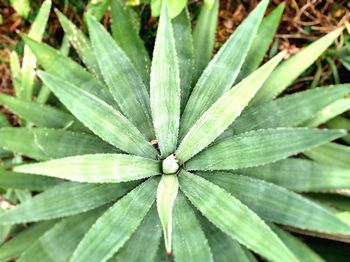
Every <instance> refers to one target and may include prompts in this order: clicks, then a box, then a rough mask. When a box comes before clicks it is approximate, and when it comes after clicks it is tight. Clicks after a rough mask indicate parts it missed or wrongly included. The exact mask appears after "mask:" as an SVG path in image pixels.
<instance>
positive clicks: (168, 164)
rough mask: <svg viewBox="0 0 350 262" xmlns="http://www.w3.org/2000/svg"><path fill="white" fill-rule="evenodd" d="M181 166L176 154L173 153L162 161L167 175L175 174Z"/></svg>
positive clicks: (164, 172)
mask: <svg viewBox="0 0 350 262" xmlns="http://www.w3.org/2000/svg"><path fill="white" fill-rule="evenodd" d="M179 167H180V166H179V163H178V162H177V160H176V158H175V155H174V154H171V155H170V156H168V157H167V158H165V159H164V160H163V162H162V169H163V174H165V175H170V174H175V173H176V172H177V171H178V170H179Z"/></svg>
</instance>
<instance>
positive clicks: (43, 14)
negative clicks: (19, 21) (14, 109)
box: [19, 0, 51, 101]
mask: <svg viewBox="0 0 350 262" xmlns="http://www.w3.org/2000/svg"><path fill="white" fill-rule="evenodd" d="M50 10H51V0H46V1H45V2H44V3H43V4H42V5H41V7H40V9H39V13H38V15H37V16H36V18H35V19H34V22H33V24H32V26H31V28H30V31H29V34H28V36H29V37H30V38H32V39H35V40H37V41H41V38H42V36H43V33H44V31H45V27H46V24H47V20H48V19H49V15H50ZM35 68H36V58H35V55H34V54H33V52H32V51H31V50H30V48H29V47H28V46H27V45H25V46H24V54H23V62H22V68H21V71H22V77H21V88H20V92H19V93H20V96H19V98H21V99H25V100H29V101H30V100H32V95H33V88H34V78H35Z"/></svg>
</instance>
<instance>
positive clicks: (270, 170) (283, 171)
mask: <svg viewBox="0 0 350 262" xmlns="http://www.w3.org/2000/svg"><path fill="white" fill-rule="evenodd" d="M236 173H239V174H243V175H247V176H250V177H255V178H258V179H263V180H266V181H269V182H272V183H274V184H277V185H279V186H282V187H285V188H287V189H290V190H293V191H298V192H320V191H327V190H334V189H345V188H350V169H345V168H339V167H335V166H331V165H325V164H322V163H317V162H314V161H309V160H305V159H297V158H289V159H285V160H282V161H278V162H276V163H272V164H269V165H264V166H259V167H253V168H246V169H241V170H237V171H236Z"/></svg>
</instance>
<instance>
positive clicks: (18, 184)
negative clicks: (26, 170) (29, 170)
mask: <svg viewBox="0 0 350 262" xmlns="http://www.w3.org/2000/svg"><path fill="white" fill-rule="evenodd" d="M62 182H63V181H62V180H61V179H57V178H53V177H40V176H32V175H29V174H22V173H15V172H11V171H7V170H5V169H4V168H2V167H1V166H0V188H3V189H22V190H26V189H27V190H30V191H36V192H40V191H45V190H46V189H49V188H50V187H53V186H56V185H58V184H59V183H62Z"/></svg>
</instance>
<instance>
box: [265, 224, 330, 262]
mask: <svg viewBox="0 0 350 262" xmlns="http://www.w3.org/2000/svg"><path fill="white" fill-rule="evenodd" d="M269 226H270V227H271V229H272V230H273V232H275V234H276V235H277V236H278V237H279V238H280V239H281V240H282V241H283V243H284V244H285V245H286V246H287V247H288V248H289V249H290V250H291V251H292V252H293V254H294V255H295V256H296V257H297V258H298V259H299V260H300V261H304V262H325V260H323V259H322V258H321V257H320V256H319V255H318V254H317V253H315V251H313V250H312V249H311V248H310V247H308V246H307V245H306V244H305V243H303V242H302V241H301V240H300V239H298V238H297V237H295V236H293V235H292V234H290V233H288V232H287V231H285V230H283V229H281V228H279V227H277V226H275V225H273V224H269Z"/></svg>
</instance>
